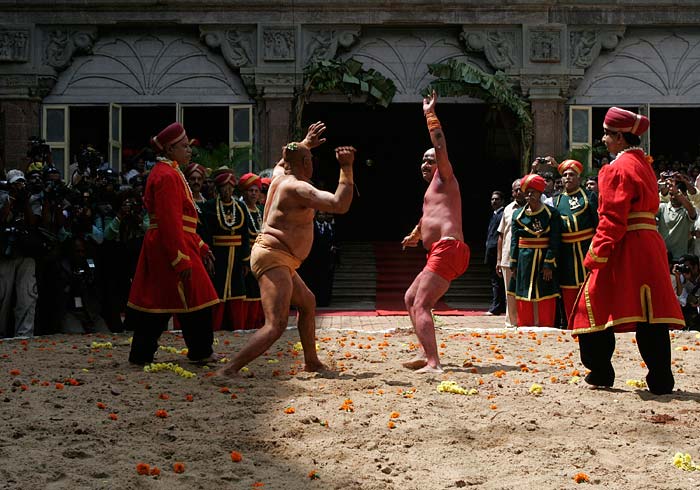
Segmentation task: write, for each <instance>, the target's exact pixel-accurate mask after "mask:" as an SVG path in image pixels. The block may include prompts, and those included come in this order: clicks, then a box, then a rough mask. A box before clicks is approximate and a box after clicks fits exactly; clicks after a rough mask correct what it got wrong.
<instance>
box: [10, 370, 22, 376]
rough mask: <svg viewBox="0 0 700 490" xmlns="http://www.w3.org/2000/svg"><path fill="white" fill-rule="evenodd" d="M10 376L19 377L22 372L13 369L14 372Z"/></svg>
mask: <svg viewBox="0 0 700 490" xmlns="http://www.w3.org/2000/svg"><path fill="white" fill-rule="evenodd" d="M10 374H11V375H12V376H19V375H20V374H21V372H20V370H19V369H12V370H10Z"/></svg>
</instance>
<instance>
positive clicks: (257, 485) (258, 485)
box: [253, 481, 265, 488]
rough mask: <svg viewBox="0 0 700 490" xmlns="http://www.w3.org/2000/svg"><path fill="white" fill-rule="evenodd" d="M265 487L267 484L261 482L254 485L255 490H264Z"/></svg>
mask: <svg viewBox="0 0 700 490" xmlns="http://www.w3.org/2000/svg"><path fill="white" fill-rule="evenodd" d="M264 486H265V484H264V483H263V482H261V481H256V482H255V483H253V488H262V487H264Z"/></svg>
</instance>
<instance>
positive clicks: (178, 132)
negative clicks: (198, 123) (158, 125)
mask: <svg viewBox="0 0 700 490" xmlns="http://www.w3.org/2000/svg"><path fill="white" fill-rule="evenodd" d="M182 139H187V133H185V128H183V127H182V124H180V123H178V122H174V123H172V124H171V125H170V126H168V127H167V128H165V129H164V130H163V131H161V132H160V133H158V135H157V136H154V137H153V138H151V146H153V147H154V148H155V149H156V150H158V151H163V150H164V149H165V147H166V146H170V145H174V144H175V143H177V142H179V141H180V140H182Z"/></svg>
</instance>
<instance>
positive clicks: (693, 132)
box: [649, 107, 700, 171]
mask: <svg viewBox="0 0 700 490" xmlns="http://www.w3.org/2000/svg"><path fill="white" fill-rule="evenodd" d="M697 117H700V107H683V108H680V107H673V108H670V107H669V108H667V107H652V108H651V109H650V114H649V120H650V121H651V126H650V129H649V131H650V134H649V138H650V140H649V143H650V146H651V154H652V155H653V156H654V158H655V159H660V158H661V157H662V156H663V157H665V158H664V159H665V160H666V161H667V162H669V163H670V164H671V165H673V164H674V162H676V161H677V162H679V165H678V166H679V167H680V168H683V169H684V170H683V171H686V170H687V168H688V166H689V165H691V164H694V162H695V159H696V158H697V157H698V155H700V145H698V137H697V127H696V126H695V125H694V124H688V122H689V121H696V120H697Z"/></svg>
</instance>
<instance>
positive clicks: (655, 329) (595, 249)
mask: <svg viewBox="0 0 700 490" xmlns="http://www.w3.org/2000/svg"><path fill="white" fill-rule="evenodd" d="M648 128H649V119H648V118H646V117H645V116H642V115H639V114H635V113H633V112H630V111H627V110H624V109H620V108H617V107H612V108H611V109H610V110H608V112H607V114H606V115H605V120H604V123H603V132H604V135H603V138H602V140H603V143H604V144H605V146H606V147H607V149H608V151H609V152H610V153H612V154H617V157H616V158H615V160H614V161H613V162H611V163H610V164H609V165H607V166H605V167H603V168H602V169H601V170H600V173H599V174H598V186H599V189H600V194H599V201H598V216H599V222H598V228H597V229H596V233H595V235H594V236H593V240H592V242H591V246H590V248H589V250H588V253H587V254H586V258H585V260H584V265H585V266H586V267H587V268H588V269H591V270H592V272H591V274H590V276H588V279H586V282H585V283H584V284H583V286H582V288H581V294H579V297H578V299H577V302H576V306H575V307H574V311H573V313H572V314H571V317H570V318H569V328H570V329H571V330H572V333H573V335H577V336H578V340H579V349H580V351H581V362H582V363H583V365H584V366H586V368H588V369H590V373H589V374H588V375H587V376H586V382H587V383H588V384H589V385H592V386H594V387H611V386H612V385H613V382H614V381H615V370H614V369H613V366H612V362H611V359H612V355H613V353H614V352H615V335H614V334H615V332H629V331H634V332H636V340H637V347H638V348H639V352H640V354H641V355H642V358H643V359H644V362H645V363H646V366H647V368H648V369H649V372H648V374H647V376H646V381H647V386H648V387H649V391H651V392H652V393H655V394H658V395H661V394H665V393H670V392H671V391H673V386H674V379H673V373H672V371H671V342H670V338H669V329H670V328H673V329H680V328H683V326H684V325H685V323H684V321H683V313H682V312H681V308H680V305H679V303H678V299H677V298H676V295H675V292H674V290H673V287H672V285H671V279H670V274H669V264H668V259H667V256H666V247H665V246H664V241H663V239H662V238H661V235H660V234H659V232H658V231H657V229H656V219H655V218H656V212H657V210H658V208H659V194H658V184H657V179H656V175H655V174H654V170H653V169H652V166H651V164H650V163H649V162H648V161H647V160H646V158H645V155H644V150H643V149H642V148H640V147H639V146H638V145H639V144H640V142H641V141H640V136H641V135H642V134H644V132H646V130H647V129H648Z"/></svg>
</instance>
